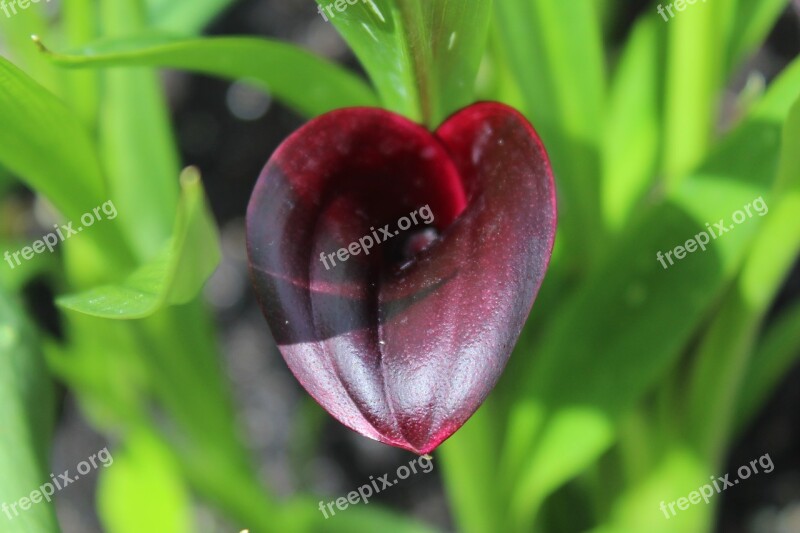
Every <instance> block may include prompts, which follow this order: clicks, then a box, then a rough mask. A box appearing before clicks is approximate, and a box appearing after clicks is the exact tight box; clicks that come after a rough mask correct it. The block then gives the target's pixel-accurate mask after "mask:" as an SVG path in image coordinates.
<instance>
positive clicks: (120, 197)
mask: <svg viewBox="0 0 800 533" xmlns="http://www.w3.org/2000/svg"><path fill="white" fill-rule="evenodd" d="M144 11H145V9H144V6H143V2H142V0H103V1H101V3H100V13H101V17H100V19H101V22H102V27H103V29H104V30H105V32H106V33H105V35H106V36H109V37H116V36H120V35H129V34H131V33H135V32H139V31H142V30H143V29H144V27H145V26H144V25H145V13H144ZM102 79H103V100H102V104H101V109H100V125H99V133H100V135H99V137H100V147H101V149H102V157H103V163H104V166H105V169H106V174H107V176H108V183H109V191H110V194H111V197H112V198H113V199H114V201H115V203H116V205H117V207H118V208H119V210H120V212H122V213H123V215H122V216H121V217H120V219H119V221H118V224H119V226H120V230H121V231H122V232H123V233H124V235H125V236H126V237H127V241H128V243H129V245H130V246H131V248H132V250H133V252H134V254H135V256H136V258H137V259H138V260H139V261H140V262H141V261H149V260H151V259H153V258H154V257H155V255H156V254H157V253H158V252H159V251H160V250H161V248H162V246H163V244H164V242H165V241H166V240H167V239H168V238H169V235H170V233H171V232H172V227H171V225H172V221H173V220H174V217H175V207H176V205H177V202H178V184H177V180H176V179H175V178H176V177H177V176H178V173H179V172H180V167H179V161H178V153H177V146H176V145H175V140H174V136H173V134H172V126H171V123H170V117H169V110H168V109H167V105H166V97H165V95H164V94H163V93H164V91H163V89H162V87H161V84H160V81H159V79H158V77H157V75H156V73H155V72H152V71H151V70H149V69H112V70H108V71H105V72H103V76H102Z"/></svg>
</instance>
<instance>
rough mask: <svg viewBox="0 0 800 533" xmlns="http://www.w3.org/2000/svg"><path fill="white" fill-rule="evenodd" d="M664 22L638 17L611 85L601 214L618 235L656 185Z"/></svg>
mask: <svg viewBox="0 0 800 533" xmlns="http://www.w3.org/2000/svg"><path fill="white" fill-rule="evenodd" d="M665 30H666V28H665V27H664V24H663V21H661V20H659V19H657V18H656V17H655V16H644V17H641V18H640V19H639V21H638V22H637V23H636V25H635V26H634V28H633V31H632V32H631V36H630V37H629V38H628V42H627V44H626V45H625V48H624V50H623V52H622V56H621V59H620V62H619V65H618V67H617V71H616V72H615V75H614V79H613V81H612V85H611V89H610V95H609V105H608V116H607V119H606V120H607V122H606V130H605V135H604V138H603V149H602V165H603V183H602V185H603V211H604V218H605V220H606V224H607V225H608V226H609V227H610V228H611V230H612V231H615V232H618V231H619V230H620V229H621V228H623V227H624V225H625V223H626V222H627V221H628V220H629V218H630V216H631V215H632V213H633V211H634V208H635V207H636V205H637V203H638V202H640V201H641V199H642V197H643V196H644V195H645V193H646V192H647V189H648V187H650V186H651V185H652V183H653V181H654V178H655V175H656V169H657V168H658V161H659V157H660V146H661V120H662V116H661V102H660V98H661V95H660V90H661V87H662V85H663V83H664V79H663V77H664V69H663V66H662V65H663V47H664V38H665V33H666V32H665Z"/></svg>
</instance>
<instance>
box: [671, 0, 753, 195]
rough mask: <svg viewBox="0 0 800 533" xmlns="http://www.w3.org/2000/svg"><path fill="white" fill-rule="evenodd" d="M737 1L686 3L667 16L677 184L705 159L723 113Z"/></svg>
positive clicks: (673, 164) (674, 179)
mask: <svg viewBox="0 0 800 533" xmlns="http://www.w3.org/2000/svg"><path fill="white" fill-rule="evenodd" d="M736 3H737V0H716V1H714V2H708V3H705V2H702V3H700V2H698V3H697V4H695V5H686V6H685V7H686V9H685V10H684V12H682V13H676V16H675V17H672V18H670V17H669V16H668V15H666V14H665V15H662V16H661V17H659V19H661V18H662V17H666V19H667V20H666V21H664V23H665V24H667V46H666V50H667V53H666V67H665V68H666V81H665V84H664V93H663V96H664V148H663V153H664V165H663V167H664V168H663V170H664V172H665V174H666V182H667V184H668V185H669V186H670V187H675V186H677V185H678V184H679V183H680V180H681V179H682V178H683V177H684V176H685V175H686V173H687V172H689V171H691V170H693V169H694V168H695V167H696V165H698V164H699V163H701V162H702V161H703V158H704V157H705V155H706V153H707V152H708V149H709V147H710V146H711V141H712V134H713V132H714V125H715V124H716V120H717V117H718V113H719V109H718V107H717V102H718V98H719V94H720V93H721V92H722V90H723V88H724V86H725V83H726V82H727V78H726V74H727V73H726V72H725V68H724V64H723V63H724V61H721V60H720V58H721V57H724V56H725V51H726V49H727V45H728V38H729V36H730V29H731V26H732V24H733V17H734V15H735V11H736Z"/></svg>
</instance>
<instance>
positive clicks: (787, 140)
mask: <svg viewBox="0 0 800 533" xmlns="http://www.w3.org/2000/svg"><path fill="white" fill-rule="evenodd" d="M799 92H800V91H799ZM797 146H800V98H797V100H796V103H795V105H794V107H793V108H792V110H791V111H790V113H789V116H788V118H787V119H786V123H785V125H784V128H783V139H782V150H781V164H780V168H779V171H778V179H777V183H776V191H775V193H774V194H773V195H771V197H770V198H771V200H770V203H771V205H767V204H766V203H765V205H764V208H763V209H764V211H763V215H762V216H765V217H766V218H765V220H764V223H763V227H762V229H761V230H760V231H759V234H758V236H757V238H756V240H755V243H754V245H753V247H752V249H751V250H750V252H749V254H748V255H747V257H746V259H745V261H744V264H743V266H742V270H741V274H740V275H739V277H738V279H737V280H736V284H735V285H734V286H733V287H732V290H731V294H729V295H728V297H727V298H726V299H725V300H724V302H723V304H722V306H721V307H722V310H721V312H720V313H719V315H718V316H717V318H716V319H715V320H714V322H713V323H712V324H711V327H710V328H709V332H708V333H707V334H706V336H705V338H704V339H703V341H702V343H701V345H700V348H699V349H698V354H697V355H696V356H695V357H694V358H693V364H694V370H693V372H692V381H691V385H690V389H689V395H688V396H689V401H690V403H689V406H690V407H689V410H688V412H689V413H690V432H691V434H692V436H694V437H695V438H696V440H697V441H698V444H699V445H700V446H701V448H702V449H704V450H707V451H708V453H709V454H711V457H712V459H715V460H717V461H722V459H723V458H724V453H725V452H726V451H727V450H726V449H725V447H724V444H725V443H726V442H727V439H728V438H729V435H730V434H731V432H732V431H733V430H734V425H735V424H736V419H737V418H739V417H740V416H741V413H740V411H739V410H738V408H737V401H736V398H737V397H738V396H739V391H740V390H741V389H742V388H749V387H750V386H751V385H749V384H748V382H749V377H748V376H747V371H748V370H749V369H752V366H753V365H757V364H758V362H756V361H753V362H752V363H751V361H750V359H751V357H752V355H753V346H754V344H755V341H756V337H757V334H758V329H759V327H760V326H761V323H762V321H763V320H764V318H765V317H766V315H767V313H768V311H769V309H770V306H771V304H772V303H773V301H774V299H775V298H776V297H777V294H778V293H779V291H780V289H781V286H782V284H783V282H784V280H785V279H786V277H787V276H788V275H789V273H790V272H791V269H792V267H793V266H794V264H795V261H796V260H797V258H798V255H800V217H798V213H799V212H800V154H798V152H797ZM759 214H760V215H761V214H762V213H759ZM768 375H769V374H767V376H768ZM763 383H764V380H763V379H762V380H760V381H759V384H758V386H763ZM760 392H761V393H762V394H763V392H764V391H760ZM748 394H749V395H751V396H752V393H748Z"/></svg>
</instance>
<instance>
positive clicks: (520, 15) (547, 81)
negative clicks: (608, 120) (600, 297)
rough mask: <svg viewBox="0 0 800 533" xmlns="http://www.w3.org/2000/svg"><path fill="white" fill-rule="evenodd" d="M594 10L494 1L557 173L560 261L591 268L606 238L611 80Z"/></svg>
mask: <svg viewBox="0 0 800 533" xmlns="http://www.w3.org/2000/svg"><path fill="white" fill-rule="evenodd" d="M596 10H597V7H596V6H595V5H594V3H593V2H592V1H590V0H572V1H569V2H564V1H562V0H502V1H498V2H495V4H494V15H495V17H494V21H495V24H496V25H497V29H496V34H497V35H498V36H499V40H500V42H501V44H502V47H503V49H504V53H503V55H505V56H506V57H507V58H508V61H509V63H510V71H511V72H512V73H514V75H515V76H516V77H517V82H518V85H519V87H520V89H521V93H522V95H523V98H524V100H525V109H524V111H525V113H526V115H527V116H528V118H529V119H530V120H531V122H532V123H533V125H534V126H535V127H536V129H537V131H538V132H539V134H540V135H541V137H542V140H543V141H544V144H545V146H546V147H547V151H548V154H549V155H550V158H551V162H552V164H553V171H554V174H555V176H556V184H557V186H558V189H559V199H558V200H559V215H560V216H559V236H558V237H557V239H556V242H557V250H556V254H557V257H556V259H557V258H558V254H560V253H563V254H564V255H565V256H566V257H567V258H568V259H569V265H568V268H570V269H573V270H580V269H583V268H586V266H588V265H589V264H590V263H591V258H593V257H594V256H595V255H597V253H598V252H599V251H600V250H601V249H602V243H603V224H602V220H601V215H600V193H601V191H600V160H599V157H600V156H599V150H600V139H601V135H602V124H603V123H604V113H605V111H604V102H605V93H606V86H605V85H606V81H605V66H604V65H605V57H604V51H603V43H602V38H601V29H600V26H599V17H598V16H597V11H596ZM559 248H563V252H562V251H560V250H559ZM556 264H559V263H558V262H557V263H556Z"/></svg>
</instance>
